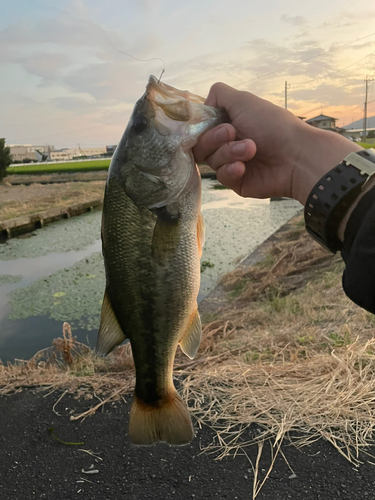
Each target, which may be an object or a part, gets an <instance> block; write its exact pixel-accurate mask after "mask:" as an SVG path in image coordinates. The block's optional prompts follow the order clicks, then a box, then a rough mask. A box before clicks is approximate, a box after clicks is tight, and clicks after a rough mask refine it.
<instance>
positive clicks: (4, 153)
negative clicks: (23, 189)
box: [0, 138, 12, 182]
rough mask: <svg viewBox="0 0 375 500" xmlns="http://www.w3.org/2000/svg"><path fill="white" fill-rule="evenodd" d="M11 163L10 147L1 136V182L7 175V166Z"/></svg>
mask: <svg viewBox="0 0 375 500" xmlns="http://www.w3.org/2000/svg"><path fill="white" fill-rule="evenodd" d="M11 163H12V157H11V155H10V149H9V148H7V147H6V146H5V139H1V138H0V182H1V181H2V180H3V179H4V177H5V176H6V175H7V168H8V167H9V165H10V164H11Z"/></svg>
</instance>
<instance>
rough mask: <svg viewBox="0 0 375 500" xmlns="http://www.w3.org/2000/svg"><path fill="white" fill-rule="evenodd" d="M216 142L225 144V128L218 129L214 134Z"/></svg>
mask: <svg viewBox="0 0 375 500" xmlns="http://www.w3.org/2000/svg"><path fill="white" fill-rule="evenodd" d="M215 139H216V140H217V142H226V141H227V140H228V131H227V129H226V127H220V128H218V129H217V130H216V132H215Z"/></svg>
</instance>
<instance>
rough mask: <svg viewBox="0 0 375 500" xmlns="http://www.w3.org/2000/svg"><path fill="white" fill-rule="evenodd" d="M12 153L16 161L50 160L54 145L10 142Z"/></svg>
mask: <svg viewBox="0 0 375 500" xmlns="http://www.w3.org/2000/svg"><path fill="white" fill-rule="evenodd" d="M9 148H10V154H11V156H12V160H13V161H14V162H31V161H48V160H50V159H51V154H52V152H53V151H54V150H55V148H54V146H33V145H32V144H10V145H9Z"/></svg>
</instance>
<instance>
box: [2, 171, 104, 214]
mask: <svg viewBox="0 0 375 500" xmlns="http://www.w3.org/2000/svg"><path fill="white" fill-rule="evenodd" d="M13 177H15V176H13ZM22 177H23V176H22ZM104 185H105V180H95V181H90V182H64V183H56V184H39V183H32V184H29V185H27V184H22V185H12V184H10V183H9V182H8V178H7V182H6V183H0V221H5V220H8V219H14V218H16V217H20V216H21V215H26V214H33V213H36V212H42V211H44V210H48V209H50V208H55V207H65V206H68V205H74V204H76V203H84V202H87V201H91V200H96V199H98V198H102V197H103V195H104Z"/></svg>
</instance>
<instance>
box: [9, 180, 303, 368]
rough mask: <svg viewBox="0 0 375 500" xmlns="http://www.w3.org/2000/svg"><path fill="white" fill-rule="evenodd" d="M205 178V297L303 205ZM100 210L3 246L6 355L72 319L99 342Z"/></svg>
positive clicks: (30, 348)
mask: <svg viewBox="0 0 375 500" xmlns="http://www.w3.org/2000/svg"><path fill="white" fill-rule="evenodd" d="M217 185H218V183H217V182H216V181H212V180H208V179H205V180H204V181H203V192H202V213H203V216H204V219H205V225H206V244H205V246H204V250H203V256H202V262H205V263H206V264H205V266H204V271H203V273H202V282H201V289H200V293H199V300H201V299H202V298H204V297H205V296H206V295H207V294H208V293H209V292H210V291H211V290H212V289H213V287H214V286H215V284H216V282H217V280H218V278H219V277H220V276H222V275H223V274H225V273H226V272H228V271H229V270H231V269H233V268H234V267H235V265H236V263H237V262H238V261H239V260H240V259H241V258H242V257H245V256H246V255H248V254H249V253H250V252H251V251H252V250H254V249H255V248H256V247H257V246H258V245H259V244H260V243H262V242H263V241H264V240H265V239H267V238H268V237H269V236H270V235H271V234H272V233H274V232H275V231H276V230H277V229H278V228H279V227H280V226H282V225H283V224H284V223H285V222H286V221H288V220H289V219H290V218H291V217H292V216H293V215H295V214H296V213H297V212H298V211H299V210H300V209H301V205H300V204H299V203H298V202H295V201H293V200H282V201H276V202H270V201H269V200H254V199H243V198H240V197H239V196H237V195H236V194H235V193H233V192H232V191H230V190H222V189H214V187H215V186H217ZM100 220H101V212H100V211H95V212H92V213H89V214H85V215H82V216H79V217H75V218H72V219H65V220H62V221H59V222H56V223H54V224H51V225H50V226H47V227H45V228H42V229H38V230H37V231H35V232H34V233H32V235H30V237H28V238H16V239H12V240H9V241H8V242H7V243H4V244H0V359H1V360H2V361H3V362H6V361H12V360H14V359H15V358H20V359H29V358H30V357H31V356H32V355H33V354H35V352H37V351H38V350H40V349H43V348H45V347H48V346H50V345H51V342H52V340H53V339H54V338H56V337H58V336H61V331H62V323H63V322H64V321H68V322H69V323H70V324H71V326H72V329H73V334H74V335H76V336H77V338H78V340H79V341H80V342H85V343H88V344H89V345H90V346H94V345H95V340H96V333H97V328H98V326H99V319H100V308H101V301H102V296H103V291H104V286H105V277H104V267H103V260H102V256H101V243H100Z"/></svg>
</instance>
